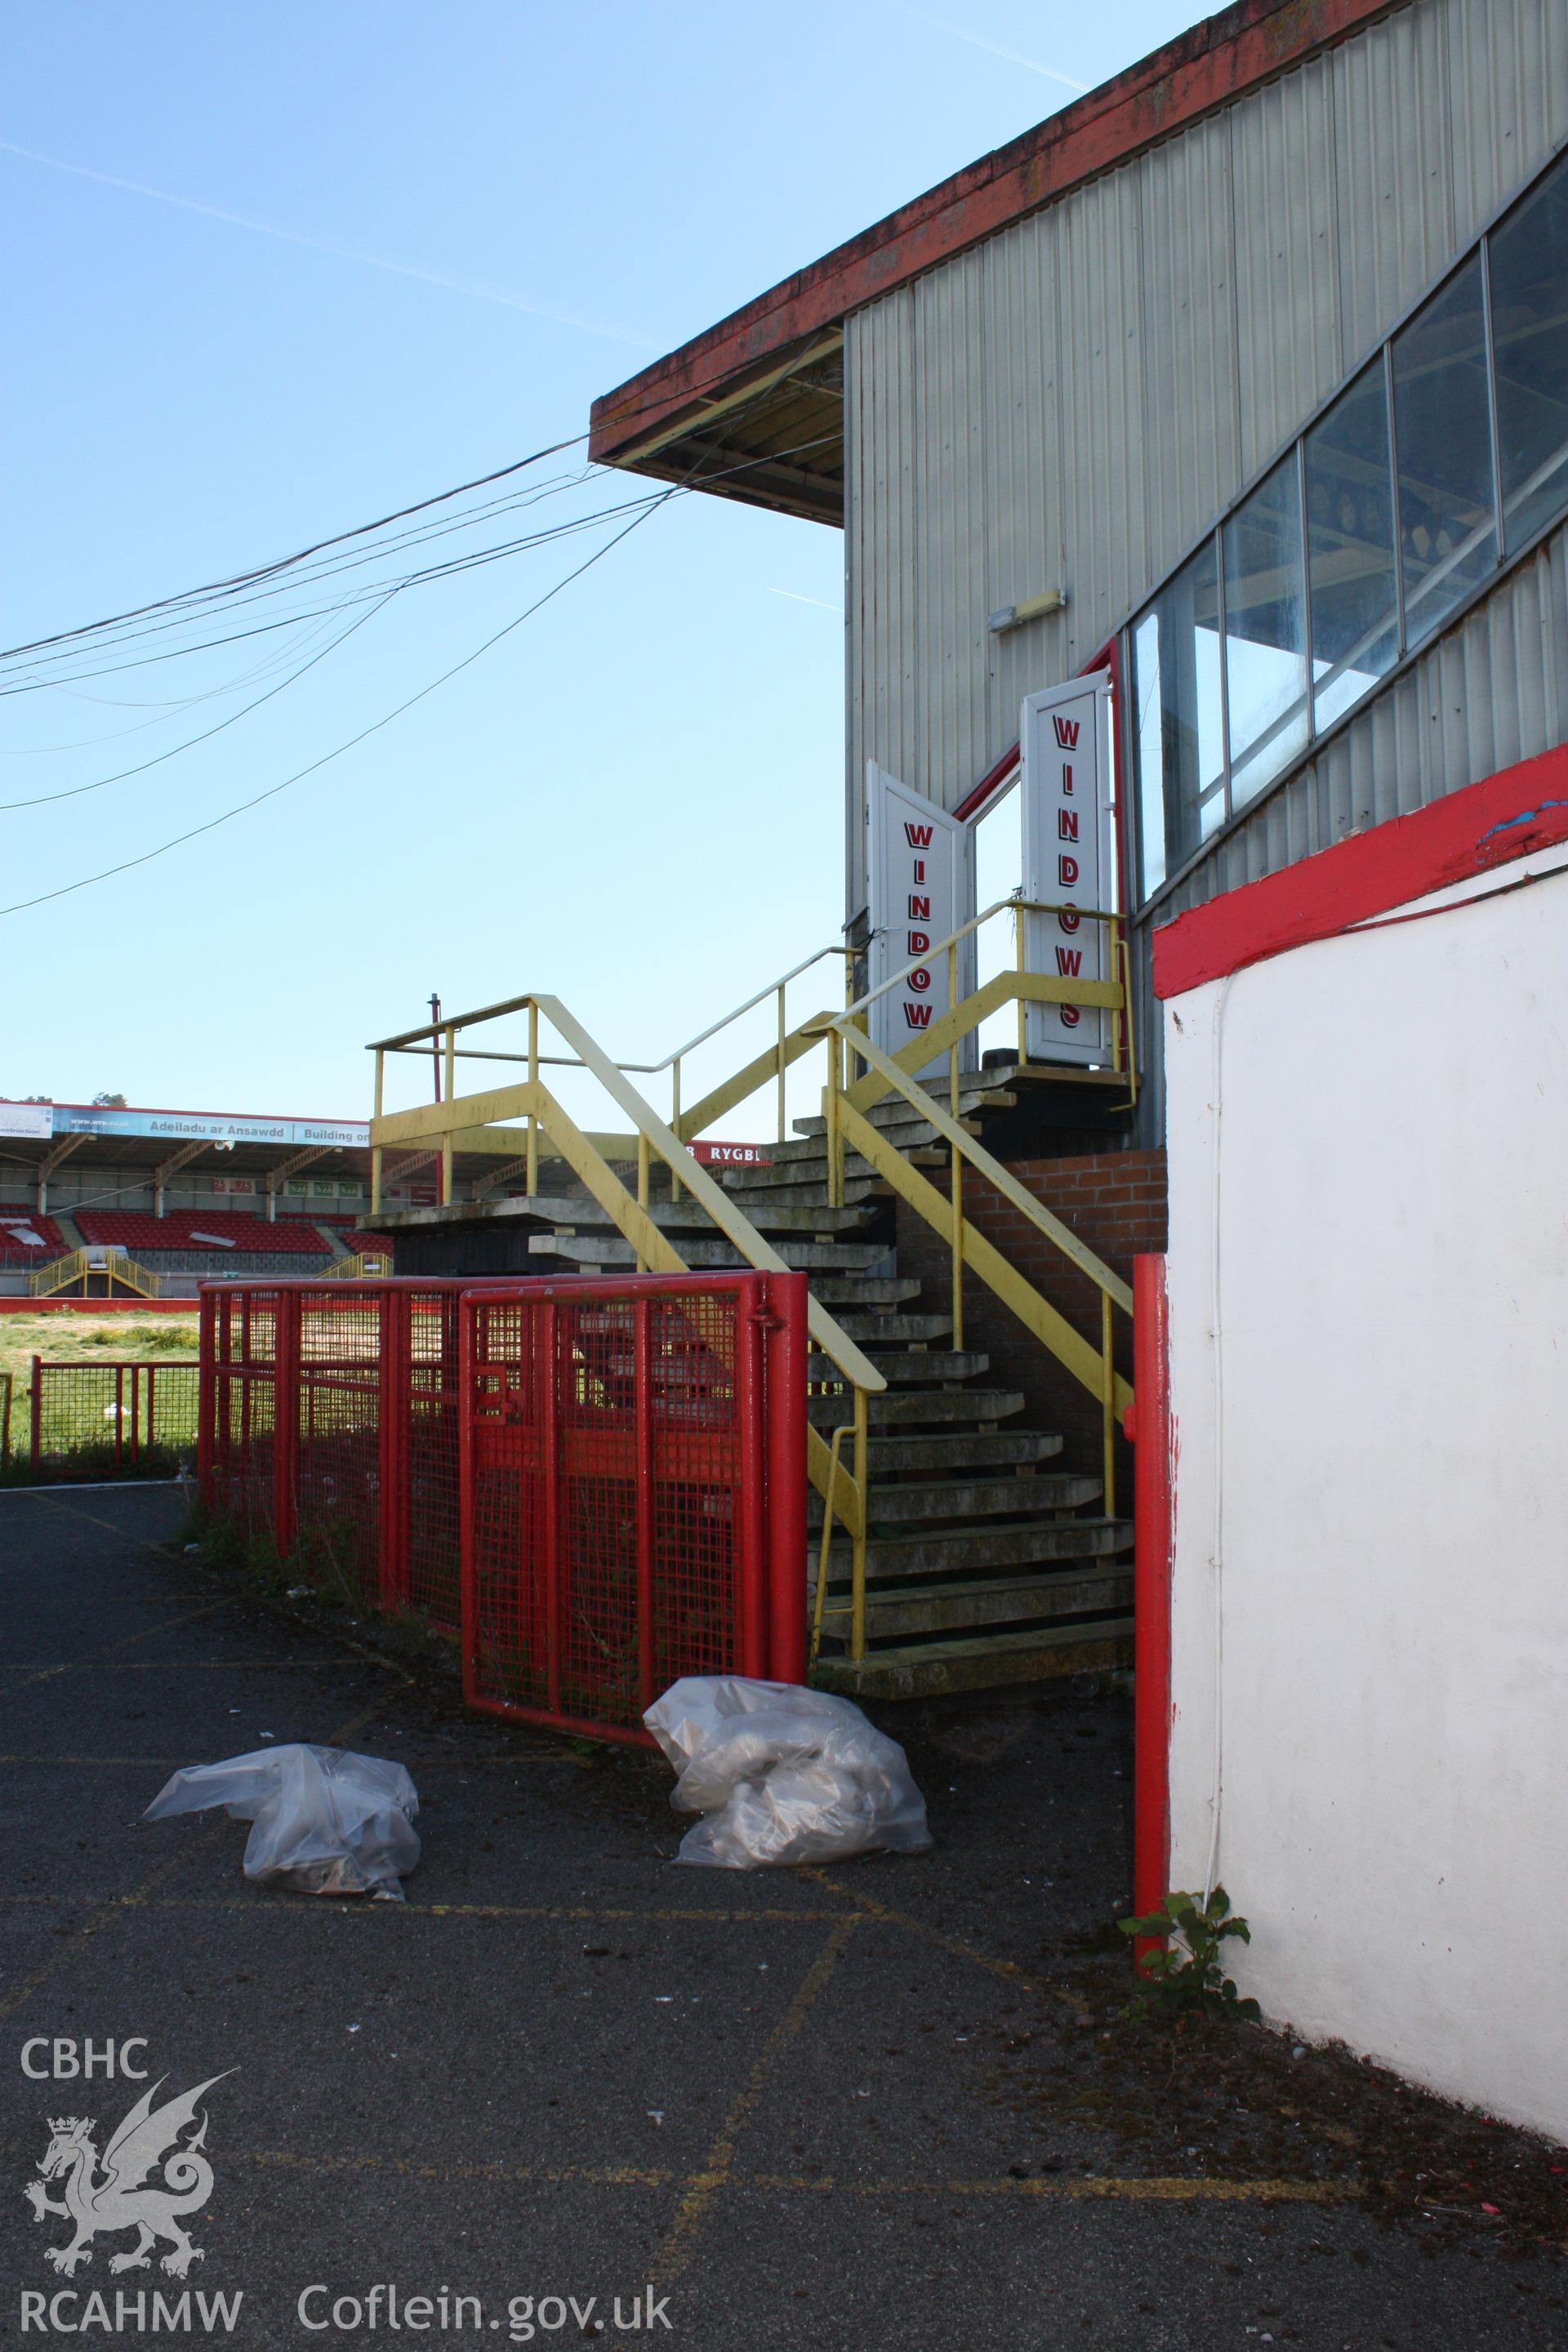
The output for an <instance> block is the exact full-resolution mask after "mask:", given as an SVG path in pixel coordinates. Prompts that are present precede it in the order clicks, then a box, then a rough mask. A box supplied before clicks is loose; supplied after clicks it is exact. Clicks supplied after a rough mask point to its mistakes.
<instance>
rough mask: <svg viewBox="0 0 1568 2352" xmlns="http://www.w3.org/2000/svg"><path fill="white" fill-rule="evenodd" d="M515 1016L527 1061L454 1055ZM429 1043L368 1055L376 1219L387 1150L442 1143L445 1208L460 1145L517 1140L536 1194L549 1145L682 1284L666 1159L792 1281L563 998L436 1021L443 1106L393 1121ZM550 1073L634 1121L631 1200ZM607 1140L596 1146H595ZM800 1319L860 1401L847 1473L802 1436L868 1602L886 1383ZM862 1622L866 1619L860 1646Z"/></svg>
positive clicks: (834, 1329)
mask: <svg viewBox="0 0 1568 2352" xmlns="http://www.w3.org/2000/svg"><path fill="white" fill-rule="evenodd" d="M515 1013H525V1014H526V1015H527V1022H528V1032H527V1034H528V1045H527V1051H526V1053H525V1054H517V1053H513V1052H511V1051H510V1050H502V1049H500V1048H499V1047H498V1048H494V1049H491V1048H489V1047H485V1046H479V1047H474V1046H468V1047H462V1048H459V1047H458V1043H457V1040H458V1037H459V1036H460V1035H461V1034H464V1033H465V1032H467V1031H469V1030H472V1029H475V1028H478V1027H480V1026H481V1025H483V1024H486V1023H488V1022H491V1021H498V1020H500V1019H503V1018H504V1017H506V1016H507V1015H509V1014H515ZM542 1023H547V1024H549V1026H550V1027H551V1029H552V1030H553V1031H554V1033H555V1035H556V1036H557V1037H558V1038H559V1039H560V1040H561V1041H562V1043H563V1044H564V1045H566V1046H567V1047H568V1048H569V1049H570V1050H569V1052H568V1053H567V1054H566V1055H551V1056H549V1057H547V1056H546V1055H543V1054H542V1052H541V1050H540V1046H541V1034H540V1033H541V1024H542ZM433 1034H436V1033H434V1032H433V1031H432V1029H431V1028H430V1027H429V1026H426V1027H423V1028H420V1029H414V1030H408V1031H405V1032H404V1033H403V1034H401V1035H399V1036H396V1037H385V1038H383V1039H382V1040H381V1041H380V1042H379V1043H378V1044H377V1045H374V1046H373V1047H372V1048H371V1050H372V1052H373V1053H374V1055H375V1113H374V1118H372V1121H371V1129H370V1144H371V1214H372V1215H373V1216H374V1215H376V1214H377V1213H379V1212H380V1209H381V1172H382V1155H383V1153H384V1151H385V1150H387V1149H388V1147H389V1146H392V1147H395V1146H398V1145H404V1146H407V1145H419V1144H425V1145H428V1144H430V1143H432V1142H435V1143H437V1144H438V1146H439V1148H440V1150H441V1152H442V1156H443V1160H444V1163H445V1167H446V1173H447V1181H446V1187H445V1197H446V1198H447V1199H448V1200H450V1198H451V1183H450V1174H451V1161H452V1155H453V1151H454V1150H455V1148H456V1145H457V1139H458V1137H463V1138H465V1139H469V1138H471V1137H472V1136H473V1135H474V1134H476V1133H477V1132H479V1131H481V1130H486V1129H488V1130H489V1138H490V1143H489V1148H490V1149H492V1150H493V1149H497V1148H500V1149H503V1150H512V1151H515V1149H516V1146H517V1143H518V1142H519V1141H520V1140H521V1141H523V1142H524V1144H525V1150H524V1154H523V1157H524V1160H525V1164H526V1166H527V1170H528V1191H529V1192H530V1194H533V1193H534V1192H536V1191H537V1162H538V1156H539V1149H540V1144H541V1141H542V1139H547V1140H548V1143H549V1144H550V1146H552V1148H553V1150H554V1151H555V1152H556V1154H557V1155H558V1156H559V1157H560V1158H561V1159H563V1160H564V1161H565V1162H566V1164H567V1166H568V1167H569V1168H570V1169H571V1170H572V1171H573V1172H574V1175H576V1176H577V1177H579V1178H580V1179H581V1181H582V1182H583V1183H584V1186H585V1188H586V1189H587V1191H588V1192H589V1193H590V1195H591V1196H592V1197H593V1199H595V1201H596V1202H598V1203H599V1205H600V1207H601V1208H603V1209H604V1210H605V1212H606V1213H607V1214H608V1215H609V1217H610V1219H611V1221H612V1223H614V1224H615V1225H616V1228H617V1229H618V1230H619V1232H620V1233H621V1234H622V1235H623V1236H624V1237H625V1239H626V1240H627V1241H628V1242H630V1244H631V1245H632V1248H633V1250H634V1251H635V1253H636V1255H637V1266H638V1268H639V1270H640V1271H643V1272H648V1271H651V1272H654V1273H658V1274H684V1273H685V1272H686V1271H687V1265H686V1261H685V1259H684V1258H683V1257H682V1256H681V1255H680V1254H679V1251H678V1250H677V1249H676V1247H675V1245H674V1244H673V1243H672V1242H671V1241H670V1240H669V1239H668V1235H666V1234H664V1233H662V1232H661V1231H660V1229H659V1227H658V1223H656V1222H655V1220H654V1218H653V1215H652V1213H651V1210H650V1205H649V1192H650V1177H651V1170H652V1163H653V1160H654V1159H655V1158H656V1157H657V1158H658V1160H662V1161H663V1163H664V1165H665V1166H666V1167H667V1168H668V1171H669V1172H670V1175H671V1177H672V1178H674V1179H676V1180H678V1181H679V1183H680V1184H681V1185H683V1186H684V1187H685V1189H686V1191H687V1192H689V1193H690V1195H691V1197H692V1199H693V1200H694V1201H695V1202H697V1204H698V1205H699V1207H700V1208H701V1209H702V1210H703V1211H704V1212H705V1213H706V1214H707V1216H708V1218H709V1220H710V1223H712V1224H713V1225H714V1226H715V1227H716V1228H717V1229H718V1231H719V1232H720V1233H721V1234H722V1235H723V1236H724V1238H725V1240H726V1241H728V1242H729V1243H730V1244H731V1247H732V1248H733V1249H734V1250H735V1252H736V1254H737V1255H738V1256H740V1257H741V1258H742V1259H743V1260H744V1261H745V1262H746V1263H747V1264H748V1265H753V1266H756V1267H758V1268H760V1269H761V1270H762V1271H763V1272H765V1273H774V1274H783V1273H786V1272H787V1271H788V1268H787V1267H786V1265H785V1263H784V1259H783V1258H782V1257H781V1256H780V1255H779V1254H778V1252H777V1251H776V1250H775V1249H774V1248H773V1246H772V1244H770V1243H769V1242H767V1241H766V1240H764V1238H763V1235H762V1234H760V1233H758V1231H757V1230H756V1228H755V1226H754V1225H753V1224H752V1222H751V1220H750V1218H749V1217H747V1216H746V1214H745V1213H744V1211H743V1210H742V1208H741V1206H740V1204H739V1202H737V1201H736V1199H735V1198H734V1196H733V1195H732V1194H731V1193H729V1192H724V1191H723V1190H722V1189H721V1187H720V1186H719V1185H718V1184H716V1183H715V1182H714V1181H713V1179H712V1177H711V1176H710V1174H709V1172H708V1171H707V1169H706V1168H704V1167H703V1166H702V1165H701V1164H700V1161H698V1160H696V1159H694V1158H693V1156H692V1154H691V1153H690V1152H689V1150H688V1149H687V1147H686V1144H685V1142H684V1141H683V1140H682V1139H681V1138H680V1136H679V1135H678V1134H677V1133H676V1131H675V1129H674V1128H673V1127H672V1126H671V1125H669V1124H668V1122H667V1121H666V1120H664V1119H662V1118H659V1116H658V1112H657V1111H656V1110H654V1108H652V1106H651V1105H650V1104H648V1103H647V1102H645V1101H644V1099H643V1097H642V1096H641V1095H640V1094H639V1093H638V1092H637V1088H636V1087H634V1086H633V1085H632V1083H631V1080H630V1078H629V1077H628V1076H627V1075H626V1069H625V1068H623V1066H621V1065H620V1064H618V1063H616V1062H614V1061H612V1060H611V1058H610V1056H609V1055H608V1054H606V1053H605V1051H604V1049H603V1047H602V1046H600V1045H597V1044H596V1043H595V1040H594V1038H593V1037H591V1036H590V1035H589V1034H588V1032H587V1030H586V1029H584V1026H583V1024H582V1023H581V1022H579V1021H578V1020H577V1019H576V1018H575V1016H574V1014H573V1013H569V1012H568V1011H567V1009H566V1007H565V1006H564V1005H563V1003H562V1002H561V1000H560V999H559V997H555V996H543V995H528V996H516V997H511V998H509V999H508V1000H507V1001H506V1002H505V1003H500V1004H491V1005H486V1006H484V1007H483V1008H482V1009H481V1010H479V1012H476V1013H459V1014H456V1015H454V1016H452V1017H451V1018H449V1019H443V1020H442V1022H441V1024H440V1025H439V1036H440V1040H441V1042H442V1045H443V1047H444V1054H445V1061H446V1066H447V1087H446V1089H445V1095H446V1099H445V1100H444V1101H442V1102H438V1103H426V1104H424V1105H422V1106H421V1107H420V1108H417V1109H414V1110H402V1111H388V1110H387V1109H386V1108H385V1075H386V1059H387V1056H388V1055H398V1054H416V1055H418V1056H419V1057H420V1058H421V1059H422V1060H424V1059H427V1058H428V1055H429V1052H430V1046H431V1042H432V1037H433ZM459 1058H461V1059H465V1060H476V1061H480V1060H491V1059H493V1060H495V1061H497V1062H520V1061H521V1062H522V1063H523V1064H524V1065H525V1066H526V1067H527V1070H528V1076H527V1077H526V1079H524V1080H521V1081H516V1080H514V1081H513V1082H512V1083H510V1085H504V1086H499V1087H493V1088H490V1089H489V1090H488V1091H486V1092H484V1093H482V1094H473V1095H462V1096H455V1095H454V1093H453V1090H452V1085H451V1078H452V1074H453V1070H454V1066H455V1064H456V1062H457V1061H458V1059H459ZM552 1065H553V1066H566V1067H570V1068H574V1069H580V1070H584V1071H587V1072H589V1073H590V1074H591V1075H592V1076H594V1077H595V1079H596V1080H597V1081H598V1084H599V1086H600V1087H602V1088H603V1090H604V1092H605V1094H607V1095H608V1096H609V1097H610V1099H611V1101H612V1102H613V1103H614V1104H615V1105H616V1108H617V1110H619V1111H620V1113H621V1114H622V1115H623V1117H625V1118H626V1119H627V1120H628V1121H629V1122H630V1129H631V1139H632V1140H633V1142H634V1144H635V1155H636V1160H637V1192H636V1193H635V1194H634V1193H633V1192H631V1191H630V1190H629V1189H628V1187H627V1186H626V1184H625V1183H624V1182H623V1181H622V1180H621V1178H620V1177H619V1176H618V1175H617V1174H616V1171H615V1169H614V1168H613V1167H612V1166H611V1165H610V1162H609V1160H607V1159H606V1158H605V1155H604V1153H603V1152H602V1151H601V1150H599V1149H598V1148H597V1144H596V1142H595V1139H592V1138H590V1137H589V1136H588V1135H586V1134H585V1133H584V1130H583V1129H581V1128H580V1127H579V1126H578V1125H577V1123H576V1121H575V1120H574V1118H572V1116H571V1114H570V1113H569V1112H568V1111H567V1110H566V1108H564V1106H563V1104H562V1103H561V1102H559V1101H558V1100H557V1099H556V1097H554V1096H553V1095H552V1093H551V1091H550V1089H549V1088H548V1087H546V1086H545V1084H544V1082H543V1080H542V1078H541V1077H540V1075H539V1073H540V1070H541V1068H542V1067H544V1066H552ZM519 1119H521V1120H522V1121H523V1122H524V1126H523V1129H522V1131H521V1136H520V1134H519V1131H518V1129H516V1128H510V1129H509V1128H507V1127H506V1126H505V1124H504V1123H505V1122H507V1121H510V1120H519ZM498 1133H499V1134H501V1135H503V1136H504V1138H505V1140H504V1143H502V1144H501V1145H500V1146H499V1147H498V1145H497V1144H496V1141H495V1138H496V1137H497V1135H498ZM599 1140H600V1141H603V1140H605V1139H604V1138H601V1139H599ZM806 1321H807V1329H808V1331H809V1334H810V1339H811V1344H812V1346H813V1347H814V1348H816V1349H817V1350H818V1352H819V1353H820V1354H822V1355H824V1356H826V1358H827V1360H829V1362H830V1363H832V1364H833V1365H834V1366H835V1367H836V1369H837V1371H838V1373H839V1375H840V1377H841V1378H842V1379H843V1381H845V1383H846V1385H847V1387H848V1388H849V1389H850V1390H851V1391H853V1392H854V1396H855V1401H856V1411H855V1423H854V1429H855V1442H854V1451H853V1460H852V1464H851V1466H850V1468H849V1469H848V1470H846V1469H845V1467H844V1465H843V1463H842V1462H841V1460H839V1459H838V1457H837V1453H836V1452H835V1451H830V1449H829V1447H828V1446H827V1445H826V1444H825V1443H824V1442H823V1439H822V1438H821V1436H820V1435H819V1434H818V1433H817V1431H816V1429H814V1428H808V1430H807V1432H806V1468H807V1472H808V1475H810V1477H811V1480H812V1483H813V1485H814V1486H816V1489H817V1491H818V1493H819V1494H820V1495H821V1496H822V1497H823V1507H824V1509H825V1510H826V1512H827V1514H828V1515H829V1517H830V1518H833V1517H837V1520H838V1522H839V1524H840V1525H841V1526H842V1527H843V1528H844V1529H845V1530H846V1532H847V1535H848V1536H849V1538H850V1542H851V1546H852V1557H853V1559H854V1562H855V1577H856V1583H857V1589H858V1590H859V1591H861V1592H862V1593H863V1591H864V1588H865V1549H866V1531H867V1525H868V1512H867V1502H866V1496H867V1484H868V1478H867V1451H868V1438H867V1433H868V1415H867V1412H866V1409H865V1399H866V1398H867V1397H868V1396H873V1395H878V1394H879V1393H880V1392H881V1391H882V1390H884V1389H885V1388H886V1387H887V1381H885V1380H884V1379H883V1377H882V1375H881V1373H880V1372H879V1370H877V1368H876V1366H875V1364H873V1363H872V1362H871V1360H870V1359H869V1357H868V1356H867V1355H865V1354H864V1353H863V1351H862V1350H861V1349H859V1348H858V1347H857V1345H856V1344H855V1341H854V1340H853V1339H850V1337H849V1335H848V1333H847V1331H845V1330H844V1329H843V1328H842V1327H841V1326H840V1325H839V1324H838V1323H837V1321H836V1320H835V1318H833V1317H832V1316H831V1315H830V1314H829V1313H828V1311H827V1309H826V1307H824V1306H823V1305H822V1304H821V1303H820V1301H819V1300H817V1299H815V1298H813V1299H810V1300H809V1301H808V1302H807V1310H806ZM863 1614H864V1612H863V1610H862V1616H861V1620H860V1622H861V1625H862V1640H863Z"/></svg>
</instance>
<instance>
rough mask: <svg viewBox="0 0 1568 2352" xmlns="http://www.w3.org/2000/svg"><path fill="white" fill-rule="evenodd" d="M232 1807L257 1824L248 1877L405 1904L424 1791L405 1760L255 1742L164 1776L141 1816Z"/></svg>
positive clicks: (233, 1816)
mask: <svg viewBox="0 0 1568 2352" xmlns="http://www.w3.org/2000/svg"><path fill="white" fill-rule="evenodd" d="M212 1805H223V1806H226V1808H227V1811H228V1815H229V1818H230V1820H231V1821H237V1822H254V1824H255V1827H254V1828H253V1829H252V1831H251V1832H250V1835H249V1837H248V1838H247V1840H246V1844H245V1874H246V1876H247V1878H258V1879H273V1880H275V1881H277V1883H278V1884H279V1885H282V1886H289V1887H292V1888H293V1889H294V1891H295V1892H296V1893H297V1894H300V1895H375V1896H377V1897H378V1898H379V1899H380V1900H381V1901H382V1902H384V1903H385V1902H392V1903H401V1902H402V1900H403V1888H402V1886H401V1885H400V1884H399V1881H400V1880H401V1879H403V1878H405V1877H406V1875H407V1874H408V1873H409V1871H411V1870H412V1869H413V1868H414V1866H415V1864H416V1862H417V1861H418V1859H419V1838H418V1833H417V1832H416V1830H415V1829H414V1828H413V1826H412V1816H413V1815H414V1814H415V1813H416V1812H417V1811H419V1797H418V1793H417V1791H416V1789H415V1786H414V1783H413V1781H412V1780H410V1779H409V1777H408V1775H407V1773H406V1772H405V1770H404V1769H403V1767H402V1765H401V1764H388V1763H387V1762H385V1761H384V1759H383V1758H381V1757H379V1756H355V1755H354V1754H353V1753H352V1752H351V1751H350V1750H349V1749H347V1748H305V1747H300V1746H298V1745H292V1744H291V1745H289V1746H286V1747H282V1748H257V1749H256V1750H255V1751H254V1753H253V1754H251V1755H249V1756H231V1757H229V1758H228V1759H227V1760H226V1762H224V1763H222V1764H191V1765H187V1766H186V1768H185V1769H184V1771H181V1772H176V1773H175V1774H174V1778H173V1779H172V1780H167V1781H165V1782H164V1784H163V1788H162V1789H160V1790H159V1791H158V1794H157V1795H156V1796H155V1797H154V1798H153V1801H152V1803H151V1804H150V1805H149V1806H148V1808H147V1811H146V1812H145V1814H144V1815H143V1819H144V1820H146V1821H150V1822H162V1821H166V1820H167V1819H168V1818H169V1816H170V1814H171V1813H201V1812H205V1811H207V1809H208V1807H209V1806H212Z"/></svg>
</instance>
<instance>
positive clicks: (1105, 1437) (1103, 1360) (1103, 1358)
mask: <svg viewBox="0 0 1568 2352" xmlns="http://www.w3.org/2000/svg"><path fill="white" fill-rule="evenodd" d="M1110 1343H1111V1328H1110V1291H1109V1290H1102V1291H1101V1292H1100V1443H1101V1447H1102V1451H1103V1455H1104V1464H1105V1516H1106V1517H1107V1518H1108V1519H1113V1518H1114V1517H1116V1364H1115V1360H1114V1359H1113V1358H1112V1355H1111V1352H1110ZM1133 1393H1134V1394H1136V1393H1137V1388H1136V1383H1134V1389H1133Z"/></svg>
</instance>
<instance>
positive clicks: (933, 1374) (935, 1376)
mask: <svg viewBox="0 0 1568 2352" xmlns="http://www.w3.org/2000/svg"><path fill="white" fill-rule="evenodd" d="M861 1319H863V1320H865V1321H871V1320H873V1319H874V1318H871V1317H866V1318H861ZM839 1322H840V1327H841V1328H842V1324H843V1318H842V1317H840V1318H839ZM866 1353H867V1354H868V1356H869V1357H870V1359H871V1361H872V1362H873V1363H874V1364H875V1365H876V1367H877V1370H879V1372H880V1373H881V1375H882V1378H883V1379H884V1380H885V1381H888V1382H889V1385H890V1386H891V1387H893V1388H900V1387H902V1386H904V1385H905V1383H907V1382H909V1381H919V1382H921V1384H922V1385H924V1386H930V1385H931V1384H932V1383H934V1382H940V1381H978V1380H983V1379H984V1376H985V1374H986V1372H987V1371H988V1370H990V1366H991V1359H990V1357H989V1356H984V1355H982V1354H981V1353H980V1351H979V1349H975V1348H967V1349H964V1351H963V1354H962V1355H960V1354H959V1353H958V1352H957V1350H956V1349H952V1348H922V1349H913V1350H910V1351H909V1352H907V1353H900V1352H898V1351H897V1350H895V1349H887V1348H881V1347H879V1346H877V1345H876V1344H875V1342H873V1344H872V1345H871V1346H870V1347H869V1348H868V1349H867V1350H866ZM805 1376H806V1379H807V1380H808V1381H834V1380H837V1378H838V1370H837V1365H835V1364H834V1363H833V1362H832V1361H831V1360H829V1359H828V1358H827V1357H826V1356H816V1355H814V1356H811V1357H809V1358H808V1359H807V1360H806V1370H805Z"/></svg>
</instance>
